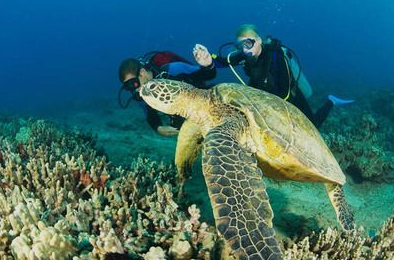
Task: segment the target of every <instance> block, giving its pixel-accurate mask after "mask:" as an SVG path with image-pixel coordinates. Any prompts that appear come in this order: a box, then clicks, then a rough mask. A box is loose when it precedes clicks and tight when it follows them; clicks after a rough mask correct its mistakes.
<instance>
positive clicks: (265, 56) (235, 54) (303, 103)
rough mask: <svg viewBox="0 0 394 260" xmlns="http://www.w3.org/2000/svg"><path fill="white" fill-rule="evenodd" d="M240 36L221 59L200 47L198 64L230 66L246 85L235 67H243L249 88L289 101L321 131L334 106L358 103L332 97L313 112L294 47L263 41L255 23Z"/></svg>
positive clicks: (238, 35) (309, 93)
mask: <svg viewBox="0 0 394 260" xmlns="http://www.w3.org/2000/svg"><path fill="white" fill-rule="evenodd" d="M236 37H237V41H236V42H235V43H226V44H224V45H222V46H221V48H220V49H219V56H218V55H211V54H210V53H209V52H208V50H207V49H206V48H205V47H204V46H202V45H200V44H197V45H196V47H195V51H197V50H200V51H199V52H198V55H195V58H196V62H197V63H198V64H200V65H201V66H212V65H211V64H213V65H214V66H216V67H217V68H222V67H230V69H231V70H232V71H233V73H234V74H235V75H236V77H237V78H238V79H239V81H240V82H241V83H242V84H244V85H246V84H245V82H244V81H243V80H242V78H241V77H240V76H239V75H238V74H237V72H236V71H235V70H234V68H233V65H243V69H244V71H245V74H246V75H247V76H248V77H249V84H248V85H249V86H251V87H254V88H258V89H262V90H264V91H267V92H270V93H272V94H275V95H277V96H279V97H281V98H283V99H284V100H287V101H289V102H290V103H292V104H293V105H295V106H296V107H298V108H299V109H300V110H301V111H302V112H303V113H304V114H305V115H306V116H307V117H308V118H309V120H311V121H312V122H313V124H314V125H315V126H316V127H317V128H319V127H320V126H321V124H322V123H323V122H324V120H325V119H326V118H327V116H328V113H329V112H330V110H331V109H332V108H333V106H339V105H344V104H349V103H352V102H354V100H343V99H340V98H337V97H335V96H333V95H329V96H328V97H327V100H326V102H325V103H324V105H323V106H322V107H320V108H319V109H318V110H317V111H316V113H313V111H312V109H311V107H310V106H309V104H308V101H307V98H309V97H310V96H311V95H312V88H311V86H310V84H309V82H308V80H307V79H306V77H305V75H304V74H303V73H302V71H301V66H300V62H299V60H298V57H297V55H296V54H295V53H294V52H293V51H292V50H291V49H290V48H288V47H286V46H284V45H282V44H281V42H280V41H279V40H277V39H274V38H271V37H267V38H266V39H264V40H263V39H262V38H261V37H260V36H259V34H258V33H257V29H256V27H255V26H254V25H252V24H244V25H242V26H241V27H240V28H239V29H238V31H237V34H236ZM234 45H235V47H236V50H234V51H232V52H230V53H229V54H228V55H227V57H223V56H222V54H221V51H222V48H223V47H226V46H234ZM207 64H208V65H207Z"/></svg>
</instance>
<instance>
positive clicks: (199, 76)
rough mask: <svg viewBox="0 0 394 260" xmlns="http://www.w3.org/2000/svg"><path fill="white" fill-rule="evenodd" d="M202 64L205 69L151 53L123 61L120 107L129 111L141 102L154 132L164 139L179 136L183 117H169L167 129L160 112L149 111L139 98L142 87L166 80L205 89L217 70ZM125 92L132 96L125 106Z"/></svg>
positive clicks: (174, 56)
mask: <svg viewBox="0 0 394 260" xmlns="http://www.w3.org/2000/svg"><path fill="white" fill-rule="evenodd" d="M203 51H206V50H198V51H196V52H194V54H195V55H198V56H199V57H205V56H204V55H206V53H205V54H204V53H201V52H203ZM203 64H204V65H206V66H198V65H194V64H192V63H190V62H189V61H187V60H186V59H184V58H182V57H180V56H179V55H177V54H175V53H173V52H170V51H161V52H158V51H154V52H149V53H147V54H145V55H143V56H141V57H140V58H139V59H133V58H131V59H126V60H124V61H122V63H121V64H120V67H119V80H120V81H121V82H122V83H123V85H122V87H121V89H120V90H119V92H118V102H119V105H120V107H122V108H127V107H128V106H129V104H130V102H131V101H132V100H136V101H139V102H141V103H140V104H141V105H143V107H144V110H145V113H146V120H147V122H148V124H149V126H150V127H151V128H152V129H154V130H155V131H156V132H157V133H159V134H160V135H163V136H172V135H177V134H178V133H179V128H180V127H181V125H182V123H183V121H184V119H183V118H182V117H180V116H170V118H169V125H164V124H163V122H162V120H161V118H160V116H159V114H158V111H156V110H155V109H153V108H151V107H149V106H148V105H147V104H146V103H145V102H144V101H143V100H142V98H141V97H140V96H139V90H140V87H141V85H142V84H144V83H146V82H148V81H149V80H151V79H159V78H165V79H174V80H180V81H185V82H187V83H189V84H192V85H194V86H196V87H200V88H206V85H205V80H210V79H213V78H215V76H216V69H215V67H214V66H213V64H205V63H203ZM125 91H127V92H130V94H131V95H130V96H129V97H128V99H127V100H126V101H125V102H124V101H122V95H123V93H124V92H125Z"/></svg>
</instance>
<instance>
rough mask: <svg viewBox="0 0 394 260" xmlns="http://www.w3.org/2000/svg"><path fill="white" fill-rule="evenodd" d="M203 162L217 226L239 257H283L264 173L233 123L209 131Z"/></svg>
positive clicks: (260, 258) (272, 258) (272, 259)
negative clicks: (276, 237) (242, 141)
mask: <svg viewBox="0 0 394 260" xmlns="http://www.w3.org/2000/svg"><path fill="white" fill-rule="evenodd" d="M202 164H203V172H204V177H205V182H206V185H207V188H208V193H209V197H210V200H211V204H212V208H213V213H214V217H215V223H216V227H217V229H218V230H219V232H220V234H221V235H222V236H223V237H224V239H225V241H226V244H227V245H228V246H229V247H230V248H231V250H232V252H233V254H234V255H235V256H236V258H237V259H250V260H252V259H253V260H262V259H269V260H274V259H275V260H278V259H282V253H281V250H280V247H279V244H278V242H277V240H276V239H275V231H274V229H273V228H272V218H273V214H272V210H271V206H270V203H269V201H268V195H267V193H266V191H265V185H264V182H263V179H262V176H263V174H262V172H261V170H260V169H259V168H258V167H257V160H256V159H255V158H254V157H253V156H252V154H251V153H248V152H247V150H246V149H245V148H243V147H242V146H241V145H240V143H239V142H238V140H237V137H236V129H234V125H233V124H232V123H230V122H228V123H225V124H222V125H220V126H218V127H215V128H213V129H211V130H210V131H209V132H208V134H207V136H206V138H205V141H204V149H203V157H202Z"/></svg>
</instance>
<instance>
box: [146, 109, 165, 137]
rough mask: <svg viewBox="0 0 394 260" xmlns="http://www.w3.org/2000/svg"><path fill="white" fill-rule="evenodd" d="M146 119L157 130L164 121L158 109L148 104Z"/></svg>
mask: <svg viewBox="0 0 394 260" xmlns="http://www.w3.org/2000/svg"><path fill="white" fill-rule="evenodd" d="M146 121H147V122H148V124H149V126H150V127H151V128H152V129H153V130H155V131H157V128H158V127H159V126H161V125H163V122H162V121H161V119H160V116H159V114H158V113H157V110H155V109H153V108H151V107H150V106H148V105H146Z"/></svg>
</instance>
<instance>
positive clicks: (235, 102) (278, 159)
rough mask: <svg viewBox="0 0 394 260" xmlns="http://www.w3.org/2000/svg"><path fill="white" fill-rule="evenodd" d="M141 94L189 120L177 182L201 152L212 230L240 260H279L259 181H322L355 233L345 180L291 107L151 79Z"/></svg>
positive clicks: (261, 96)
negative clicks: (215, 231) (213, 227)
mask: <svg viewBox="0 0 394 260" xmlns="http://www.w3.org/2000/svg"><path fill="white" fill-rule="evenodd" d="M140 95H141V97H142V98H143V99H144V100H145V101H146V102H147V103H148V105H150V106H151V107H153V108H154V109H157V110H159V111H162V112H164V113H167V114H177V115H180V116H182V117H185V118H186V119H187V120H186V121H185V123H184V124H183V126H182V128H181V130H180V133H179V136H178V143H177V152H176V165H177V168H178V170H179V171H180V174H181V180H183V176H184V174H185V169H188V168H189V167H190V165H191V164H192V163H193V161H194V160H195V159H196V157H197V155H198V151H199V150H200V149H201V148H202V150H203V154H202V166H203V174H204V178H205V182H206V185H207V188H208V193H209V197H210V200H211V204H212V208H213V213H214V218H215V224H216V228H217V229H218V231H219V232H220V234H221V235H222V236H223V237H224V239H225V241H226V245H227V246H229V247H230V248H231V250H232V254H233V255H234V256H235V257H236V258H237V259H251V260H252V259H253V260H258V259H270V260H272V259H282V253H281V250H280V246H279V244H278V242H277V240H276V239H275V232H274V229H273V227H272V218H273V213H272V209H271V206H270V203H269V200H268V195H267V193H266V191H265V185H264V182H263V177H264V176H267V177H271V178H275V179H289V180H298V181H308V182H323V183H324V184H325V187H326V190H327V193H328V196H329V198H330V200H331V204H332V205H333V207H334V209H335V212H336V214H337V219H338V220H339V223H340V224H341V226H342V228H343V229H345V230H351V229H353V215H352V213H351V211H350V210H349V207H348V204H347V202H346V200H345V197H344V191H343V189H342V185H343V184H344V183H345V182H346V179H345V175H344V174H343V172H342V170H341V168H340V167H339V165H338V163H337V161H336V160H335V158H334V156H333V155H332V153H331V151H330V150H329V148H328V147H327V145H326V144H325V142H324V140H323V139H322V137H321V136H320V134H319V131H318V130H317V129H316V128H315V126H314V125H313V124H312V123H311V122H310V121H309V120H308V119H307V117H306V116H304V114H303V113H302V112H301V111H300V110H298V109H297V108H296V107H295V106H293V105H292V104H290V103H288V102H286V101H284V100H283V99H281V98H279V97H277V96H275V95H272V94H270V93H267V92H265V91H261V90H258V89H254V88H251V87H248V86H243V85H240V84H234V83H222V84H218V85H216V86H214V87H213V88H210V89H207V90H204V89H197V88H194V87H193V86H192V85H189V84H187V83H184V82H179V81H172V80H153V81H149V82H147V83H146V84H144V85H143V86H142V88H141V90H140Z"/></svg>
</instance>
